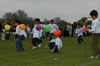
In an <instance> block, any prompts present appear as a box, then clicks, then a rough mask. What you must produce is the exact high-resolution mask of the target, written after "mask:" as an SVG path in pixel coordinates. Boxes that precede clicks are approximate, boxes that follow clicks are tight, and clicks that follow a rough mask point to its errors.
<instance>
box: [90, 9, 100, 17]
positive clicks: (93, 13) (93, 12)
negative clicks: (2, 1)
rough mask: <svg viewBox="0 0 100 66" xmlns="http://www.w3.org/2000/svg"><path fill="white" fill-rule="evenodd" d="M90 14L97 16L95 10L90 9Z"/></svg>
mask: <svg viewBox="0 0 100 66" xmlns="http://www.w3.org/2000/svg"><path fill="white" fill-rule="evenodd" d="M90 16H98V12H97V11H96V10H92V11H91V12H90Z"/></svg>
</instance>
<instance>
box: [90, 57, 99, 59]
mask: <svg viewBox="0 0 100 66" xmlns="http://www.w3.org/2000/svg"><path fill="white" fill-rule="evenodd" d="M90 58H91V59H94V58H95V59H97V58H98V56H95V57H94V56H91V57H90Z"/></svg>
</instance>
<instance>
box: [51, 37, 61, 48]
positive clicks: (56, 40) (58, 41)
mask: <svg viewBox="0 0 100 66" xmlns="http://www.w3.org/2000/svg"><path fill="white" fill-rule="evenodd" d="M50 42H55V44H56V45H57V48H58V50H60V48H62V46H63V44H62V40H61V39H60V38H59V37H57V38H56V39H52V40H51V41H50Z"/></svg>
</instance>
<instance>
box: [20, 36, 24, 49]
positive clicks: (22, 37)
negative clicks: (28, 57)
mask: <svg viewBox="0 0 100 66" xmlns="http://www.w3.org/2000/svg"><path fill="white" fill-rule="evenodd" d="M24 39H25V37H24V36H21V37H20V47H21V48H20V49H21V50H24V48H23V45H22V41H23V40H24Z"/></svg>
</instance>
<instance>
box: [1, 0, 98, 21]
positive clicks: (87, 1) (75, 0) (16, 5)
mask: <svg viewBox="0 0 100 66" xmlns="http://www.w3.org/2000/svg"><path fill="white" fill-rule="evenodd" d="M18 9H21V10H24V11H25V12H27V13H28V15H29V16H31V17H33V18H34V17H38V18H41V20H43V19H44V18H47V19H51V18H55V17H60V18H61V19H64V20H67V21H69V22H73V21H77V20H78V19H80V18H81V17H84V16H86V17H88V16H89V12H90V11H91V10H93V9H96V10H98V12H99V13H100V0H0V17H2V16H3V15H4V14H5V13H6V12H14V11H17V10H18Z"/></svg>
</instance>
